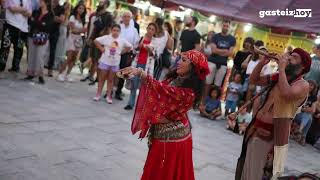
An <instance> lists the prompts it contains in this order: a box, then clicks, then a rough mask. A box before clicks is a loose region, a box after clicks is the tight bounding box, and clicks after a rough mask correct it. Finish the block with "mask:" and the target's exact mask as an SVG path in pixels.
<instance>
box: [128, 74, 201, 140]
mask: <svg viewBox="0 0 320 180" xmlns="http://www.w3.org/2000/svg"><path fill="white" fill-rule="evenodd" d="M194 98H195V95H194V93H193V90H192V89H189V88H180V87H174V86H170V85H168V83H166V82H159V81H157V80H154V79H153V78H152V77H150V76H148V77H147V78H146V79H145V80H144V81H143V83H142V84H141V88H140V93H139V97H138V102H137V105H136V110H135V114H134V117H133V121H132V125H131V131H132V133H133V134H135V133H136V132H138V131H141V134H140V138H143V137H144V136H145V135H146V133H147V131H148V129H149V127H150V125H151V124H157V123H160V120H161V119H162V118H164V117H165V118H167V119H168V120H174V121H178V120H183V119H186V118H187V114H186V113H187V111H188V110H189V109H190V108H191V107H192V105H193V101H194Z"/></svg>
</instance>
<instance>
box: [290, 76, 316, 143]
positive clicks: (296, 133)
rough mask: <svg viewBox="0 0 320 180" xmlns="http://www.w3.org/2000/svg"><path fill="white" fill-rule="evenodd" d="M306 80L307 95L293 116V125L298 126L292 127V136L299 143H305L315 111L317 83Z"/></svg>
mask: <svg viewBox="0 0 320 180" xmlns="http://www.w3.org/2000/svg"><path fill="white" fill-rule="evenodd" d="M308 82H309V87H310V89H309V97H308V99H307V102H306V103H305V104H304V105H303V106H302V109H301V112H300V113H299V114H297V116H296V117H295V118H294V125H293V127H297V124H298V125H299V126H298V128H297V129H292V136H293V137H292V138H293V139H294V140H296V141H297V142H298V143H299V144H301V145H305V140H306V136H307V133H308V131H309V129H310V127H311V124H312V116H313V114H314V112H315V102H316V101H317V96H316V93H317V84H316V82H315V81H312V80H308Z"/></svg>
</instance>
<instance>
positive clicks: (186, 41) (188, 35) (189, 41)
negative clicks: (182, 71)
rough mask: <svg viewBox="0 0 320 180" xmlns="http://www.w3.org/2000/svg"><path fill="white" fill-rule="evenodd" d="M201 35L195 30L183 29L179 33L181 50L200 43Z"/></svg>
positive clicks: (192, 47) (187, 49) (186, 49)
mask: <svg viewBox="0 0 320 180" xmlns="http://www.w3.org/2000/svg"><path fill="white" fill-rule="evenodd" d="M200 39H201V36H200V34H199V33H198V31H197V30H191V31H190V30H188V29H186V30H184V31H183V32H182V34H181V37H180V41H181V52H186V51H189V50H192V49H194V48H195V47H196V44H200Z"/></svg>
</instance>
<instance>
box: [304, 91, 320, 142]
mask: <svg viewBox="0 0 320 180" xmlns="http://www.w3.org/2000/svg"><path fill="white" fill-rule="evenodd" d="M319 139H320V91H319V92H318V100H317V101H316V102H315V113H314V114H313V121H312V124H311V127H310V129H309V131H308V134H307V137H306V142H307V143H308V144H311V145H313V146H314V145H315V144H316V143H317V141H318V140H319Z"/></svg>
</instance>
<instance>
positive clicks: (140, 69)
mask: <svg viewBox="0 0 320 180" xmlns="http://www.w3.org/2000/svg"><path fill="white" fill-rule="evenodd" d="M138 71H139V73H140V74H139V78H140V79H141V77H142V75H143V69H142V68H140V67H139V68H138Z"/></svg>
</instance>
